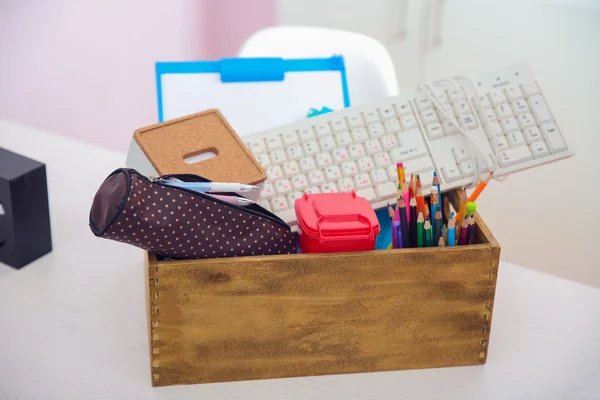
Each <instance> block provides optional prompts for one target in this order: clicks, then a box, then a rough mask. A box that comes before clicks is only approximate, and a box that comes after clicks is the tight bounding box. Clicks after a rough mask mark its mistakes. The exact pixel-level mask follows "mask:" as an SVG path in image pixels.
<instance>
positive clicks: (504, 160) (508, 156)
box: [498, 146, 533, 167]
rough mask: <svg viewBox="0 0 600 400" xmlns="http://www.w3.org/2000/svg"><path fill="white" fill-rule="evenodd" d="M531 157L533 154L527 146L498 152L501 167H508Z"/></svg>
mask: <svg viewBox="0 0 600 400" xmlns="http://www.w3.org/2000/svg"><path fill="white" fill-rule="evenodd" d="M532 158H533V155H532V154H531V151H529V147H527V146H521V147H516V148H514V149H509V150H504V151H502V152H500V155H499V159H498V162H499V163H500V165H501V166H502V167H509V166H511V165H515V164H520V163H522V162H525V161H528V160H531V159H532Z"/></svg>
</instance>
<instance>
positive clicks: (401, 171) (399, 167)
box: [396, 162, 406, 190]
mask: <svg viewBox="0 0 600 400" xmlns="http://www.w3.org/2000/svg"><path fill="white" fill-rule="evenodd" d="M396 170H397V171H398V190H400V189H402V184H403V183H404V181H405V180H406V176H404V164H403V163H401V162H399V163H396Z"/></svg>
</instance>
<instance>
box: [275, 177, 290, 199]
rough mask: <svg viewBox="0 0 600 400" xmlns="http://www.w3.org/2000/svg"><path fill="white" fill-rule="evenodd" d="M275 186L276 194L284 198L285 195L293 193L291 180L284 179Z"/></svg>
mask: <svg viewBox="0 0 600 400" xmlns="http://www.w3.org/2000/svg"><path fill="white" fill-rule="evenodd" d="M274 186H275V192H276V193H277V194H278V195H279V196H284V195H286V194H289V193H291V192H292V185H291V183H290V181H289V179H282V180H280V181H276V182H275V183H274Z"/></svg>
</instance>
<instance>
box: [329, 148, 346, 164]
mask: <svg viewBox="0 0 600 400" xmlns="http://www.w3.org/2000/svg"><path fill="white" fill-rule="evenodd" d="M349 159H350V155H349V154H348V150H346V149H344V148H341V149H336V150H335V151H334V152H333V162H334V163H336V164H341V163H344V162H346V161H348V160H349Z"/></svg>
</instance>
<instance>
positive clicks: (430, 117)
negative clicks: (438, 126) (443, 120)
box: [421, 109, 439, 125]
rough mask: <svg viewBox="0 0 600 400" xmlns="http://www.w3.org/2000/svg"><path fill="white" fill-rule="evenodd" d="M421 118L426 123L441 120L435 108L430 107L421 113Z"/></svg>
mask: <svg viewBox="0 0 600 400" xmlns="http://www.w3.org/2000/svg"><path fill="white" fill-rule="evenodd" d="M421 120H422V121H423V124H424V125H427V124H431V123H432V122H439V118H438V115H437V113H436V112H435V110H434V109H428V110H425V111H424V112H423V113H421Z"/></svg>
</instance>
